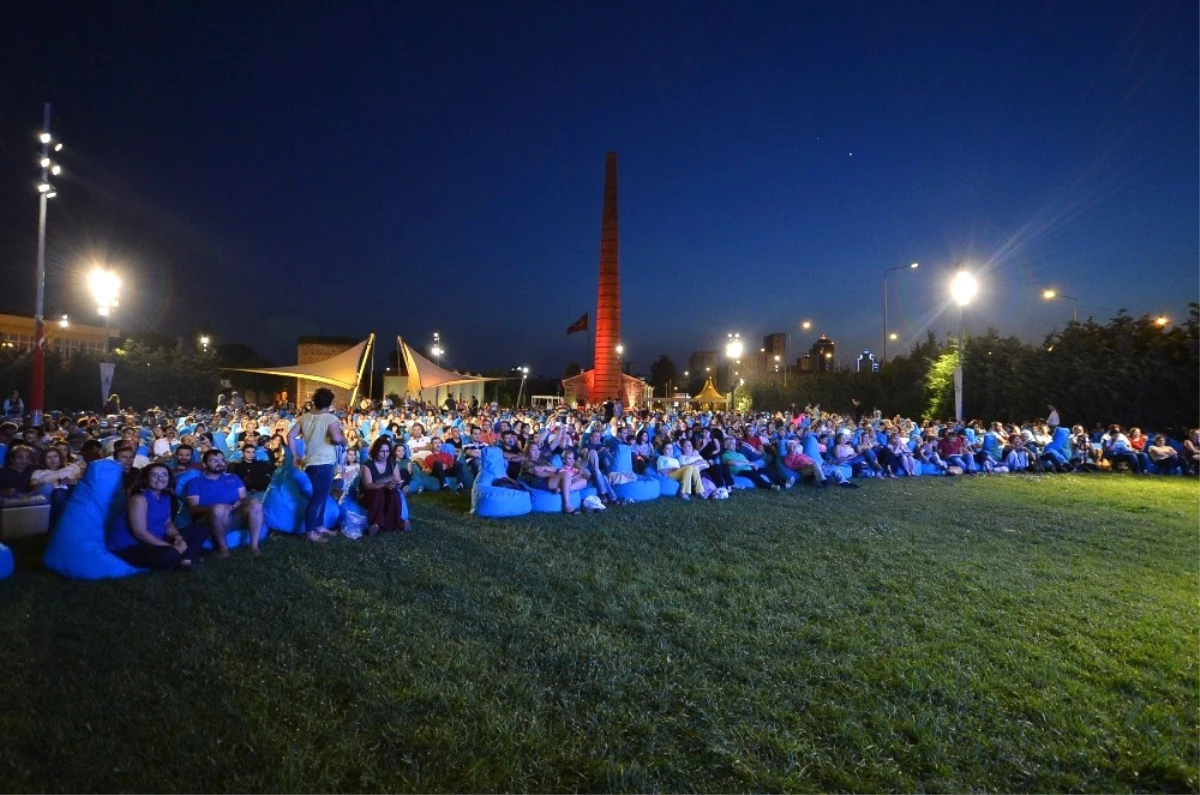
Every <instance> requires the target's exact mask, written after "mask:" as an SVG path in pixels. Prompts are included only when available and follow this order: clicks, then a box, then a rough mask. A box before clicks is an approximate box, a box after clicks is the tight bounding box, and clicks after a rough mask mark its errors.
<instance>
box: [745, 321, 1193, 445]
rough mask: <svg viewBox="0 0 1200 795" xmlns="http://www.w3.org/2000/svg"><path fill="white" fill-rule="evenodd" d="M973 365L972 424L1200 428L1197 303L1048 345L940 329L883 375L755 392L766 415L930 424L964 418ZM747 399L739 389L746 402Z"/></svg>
mask: <svg viewBox="0 0 1200 795" xmlns="http://www.w3.org/2000/svg"><path fill="white" fill-rule="evenodd" d="M960 356H961V357H962V362H963V396H964V400H963V413H964V415H965V417H966V418H967V419H980V420H983V421H985V422H990V421H992V420H1001V421H1005V422H1008V421H1012V422H1022V421H1028V420H1033V419H1037V418H1041V417H1045V416H1046V415H1047V414H1048V412H1049V409H1048V406H1049V405H1053V406H1055V407H1056V408H1057V409H1058V410H1059V414H1060V416H1061V418H1062V421H1063V423H1064V424H1068V423H1069V424H1074V423H1081V424H1083V425H1084V426H1085V427H1088V428H1089V429H1090V428H1091V427H1093V426H1094V425H1096V424H1097V423H1099V424H1105V425H1107V424H1109V423H1113V422H1117V423H1120V424H1122V425H1124V426H1127V427H1128V426H1131V425H1138V426H1141V427H1143V428H1147V429H1154V430H1158V431H1171V432H1174V433H1180V432H1182V429H1184V428H1186V427H1197V426H1198V425H1200V304H1197V303H1189V304H1188V318H1187V320H1186V321H1185V322H1183V323H1176V324H1168V325H1166V326H1162V325H1159V323H1158V322H1157V320H1156V319H1155V318H1153V317H1151V316H1149V315H1143V316H1142V317H1138V318H1135V317H1131V316H1129V315H1127V314H1126V313H1125V312H1124V311H1123V310H1122V311H1121V312H1120V313H1118V314H1117V316H1116V317H1114V318H1112V319H1111V320H1110V321H1108V322H1107V323H1098V322H1096V321H1095V320H1093V319H1089V320H1087V321H1086V322H1081V323H1079V322H1072V323H1070V324H1069V325H1068V326H1067V327H1066V328H1065V329H1063V330H1062V331H1056V332H1053V333H1051V334H1049V335H1047V336H1046V338H1045V339H1044V340H1043V341H1042V342H1041V343H1040V344H1033V345H1031V344H1028V343H1025V342H1022V341H1021V340H1020V339H1018V338H1017V337H1012V336H1010V337H1001V336H1000V335H999V333H998V332H997V331H996V330H995V329H988V331H987V332H986V333H984V334H981V335H976V336H972V337H969V338H968V339H967V340H966V343H965V346H962V350H960V344H959V340H957V339H951V340H938V339H936V338H935V336H934V335H933V333H932V332H930V333H929V334H928V335H927V336H926V338H925V339H924V340H923V341H922V342H921V343H920V344H918V345H916V346H915V347H914V348H913V349H912V350H911V351H910V352H909V353H908V354H906V355H903V356H897V357H896V358H895V359H892V360H891V361H889V362H888V363H887V364H886V366H884V367H883V368H882V371H881V372H878V373H855V372H845V371H842V372H833V373H820V374H813V375H804V376H800V377H798V378H794V379H791V380H790V381H789V383H788V385H787V387H784V386H783V385H782V384H781V383H778V382H776V381H774V379H770V380H768V379H766V378H760V379H758V380H757V381H755V382H753V383H749V384H747V386H746V389H747V390H748V397H749V399H750V402H751V404H752V405H753V406H755V407H761V408H762V409H764V410H766V409H772V410H773V409H777V408H790V407H798V408H803V407H804V406H805V405H808V404H816V403H819V404H820V405H821V407H822V408H824V409H826V410H830V411H839V412H849V411H852V410H853V403H852V400H855V399H857V400H858V401H859V402H860V403H861V405H862V407H863V409H864V410H865V411H867V412H868V413H869V412H870V411H871V410H873V409H874V408H879V409H880V410H881V411H882V412H883V413H884V415H885V416H892V415H895V414H900V415H904V416H908V417H921V418H923V419H939V420H945V419H952V418H953V417H954V380H953V374H954V370H955V367H956V366H957V364H958V361H959V357H960ZM740 398H741V395H740V393H739V400H740Z"/></svg>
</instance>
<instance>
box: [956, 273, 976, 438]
mask: <svg viewBox="0 0 1200 795" xmlns="http://www.w3.org/2000/svg"><path fill="white" fill-rule="evenodd" d="M978 292H979V281H978V280H977V279H976V278H975V277H974V276H972V275H971V274H970V273H968V272H967V271H965V270H963V267H962V264H961V263H959V264H958V265H957V266H955V269H954V278H953V279H952V280H951V282H950V297H951V298H953V299H954V302H955V303H956V304H958V326H959V332H958V333H959V337H958V365H957V366H956V367H955V368H954V419H955V420H956V421H957V422H958V423H959V424H961V423H962V421H963V360H964V359H966V357H967V326H966V323H965V322H964V321H963V310H964V309H965V308H966V306H967V304H969V303H971V299H972V298H974V297H975V295H976V294H977V293H978Z"/></svg>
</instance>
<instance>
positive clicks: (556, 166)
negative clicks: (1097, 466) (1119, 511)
mask: <svg viewBox="0 0 1200 795" xmlns="http://www.w3.org/2000/svg"><path fill="white" fill-rule="evenodd" d="M20 5H21V8H20V10H14V9H13V8H8V9H6V11H5V17H6V19H5V22H4V27H5V31H3V32H0V45H2V47H0V68H2V72H0V74H2V77H3V79H2V80H0V268H3V275H4V279H5V292H4V294H3V297H2V298H0V304H2V306H0V309H4V310H6V311H16V312H20V313H24V314H32V311H33V303H34V299H33V294H34V266H35V261H36V259H35V251H36V248H35V246H36V225H37V199H36V192H35V190H34V186H35V180H36V178H37V176H38V170H37V168H36V157H35V155H36V152H37V150H38V144H37V141H36V133H37V132H38V131H39V130H40V125H41V117H42V103H43V102H45V101H50V102H52V103H54V119H53V126H54V131H55V133H56V134H57V135H58V136H60V137H61V138H62V140H64V141H65V144H66V148H65V151H64V152H63V157H62V159H61V162H62V163H63V166H64V169H65V173H64V174H63V176H62V177H61V178H60V179H58V180H57V186H58V189H59V195H58V197H57V198H55V199H54V200H53V201H52V202H51V206H50V223H49V257H48V272H49V276H48V282H47V299H46V300H47V315H48V316H55V317H56V316H57V315H58V314H61V313H62V312H67V313H69V314H70V315H71V317H72V318H76V319H78V320H81V321H89V320H90V321H91V322H98V318H97V316H96V314H95V311H94V309H93V308H92V307H91V302H90V300H89V299H88V297H87V293H86V289H85V287H84V278H83V276H82V274H83V273H84V272H85V271H86V270H87V266H88V265H89V264H90V263H91V262H92V261H93V260H95V259H97V258H100V259H105V258H106V259H107V261H108V262H110V263H111V264H112V265H113V266H114V267H115V268H117V269H118V270H119V271H120V272H121V274H122V276H123V278H124V280H125V283H126V289H125V291H124V293H123V296H122V305H121V307H120V309H119V310H118V314H117V315H116V322H117V324H118V325H120V326H121V327H122V328H123V329H126V330H135V329H147V328H153V329H156V330H159V331H162V332H165V333H170V334H184V335H190V334H192V333H194V330H195V329H196V328H198V327H199V326H200V324H204V323H207V324H210V325H211V326H212V327H213V328H214V329H215V334H216V338H217V341H218V342H247V343H250V344H252V345H253V346H255V347H256V348H257V349H258V350H259V351H260V352H262V353H264V354H265V355H267V356H269V357H271V358H272V359H274V360H275V361H277V362H279V363H281V364H290V363H293V362H294V361H295V341H296V337H297V336H298V335H301V334H336V335H344V336H355V337H359V336H365V335H366V333H367V332H368V331H372V330H373V331H376V332H378V333H379V334H380V335H381V336H382V337H383V338H384V339H385V340H390V339H391V338H394V336H395V335H396V334H397V333H399V334H402V335H404V336H405V337H406V338H408V339H410V340H411V341H412V342H413V343H414V344H416V345H418V346H420V347H425V348H427V347H428V346H429V344H430V339H431V335H432V333H433V332H434V331H439V332H440V333H441V334H442V338H443V341H444V343H443V344H444V346H445V347H446V349H447V351H448V355H447V357H446V358H445V362H446V363H448V364H449V365H451V366H455V367H460V368H469V369H475V370H481V369H486V368H490V367H510V366H512V365H516V364H528V365H531V367H532V368H533V371H534V372H538V373H544V374H546V375H560V374H561V373H562V369H563V367H564V365H565V364H566V363H567V362H569V361H578V362H580V363H582V364H585V365H586V364H588V363H589V362H588V361H584V356H585V352H584V348H585V344H586V335H576V336H573V337H570V338H568V337H566V336H565V335H564V331H565V329H566V327H567V326H568V325H569V324H570V323H571V322H572V321H574V320H575V319H576V318H577V317H578V316H579V315H580V314H582V313H583V312H584V311H585V310H592V311H593V312H594V307H595V301H596V277H597V268H598V257H599V245H600V241H599V237H600V210H601V199H602V192H603V179H604V156H605V152H607V151H608V150H610V149H611V150H615V151H617V152H618V154H619V158H620V224H621V226H620V232H621V276H622V283H621V289H622V324H623V332H622V336H623V339H624V342H625V345H626V348H627V351H628V352H627V354H626V358H627V359H632V360H633V362H634V366H635V368H637V369H639V370H642V371H645V370H647V369H648V366H649V363H650V361H651V360H652V359H653V358H654V357H656V356H657V355H658V354H661V353H667V354H669V355H670V356H672V357H673V358H674V360H675V361H676V363H677V364H678V365H679V367H680V369H683V368H684V367H685V366H686V359H687V354H688V352H689V351H691V350H693V349H697V348H717V347H720V345H722V344H723V338H724V336H725V333H726V332H727V331H739V332H741V333H742V335H743V337H748V338H750V340H752V341H754V344H755V345H757V339H758V338H759V337H761V336H762V335H763V334H765V333H767V332H770V331H788V330H791V331H792V344H793V351H798V350H799V349H807V347H808V345H809V344H811V342H812V341H813V339H815V337H816V335H817V334H818V333H820V332H824V333H827V334H828V335H829V336H831V337H833V338H834V340H836V341H837V343H838V346H839V357H840V358H841V360H842V361H843V363H849V362H850V361H851V360H852V359H853V358H854V356H855V355H856V354H857V353H858V352H859V351H861V350H862V349H863V348H865V347H870V348H871V349H872V350H875V351H876V352H878V350H879V348H880V346H881V338H882V334H883V329H882V317H881V314H882V307H881V304H882V289H883V287H882V283H883V270H884V269H885V268H888V267H893V266H897V265H902V264H905V263H907V262H911V261H914V260H916V261H919V262H920V263H921V267H920V268H919V269H918V270H917V271H915V272H910V271H901V272H897V273H893V274H892V275H891V286H892V292H891V301H890V307H889V309H890V312H891V326H892V329H893V330H894V331H896V332H897V333H899V334H900V335H901V337H902V338H903V339H902V342H901V343H898V344H896V343H894V344H893V345H895V346H896V347H893V348H892V349H891V350H892V353H896V352H898V350H899V349H902V348H903V347H905V345H904V341H905V340H907V341H911V340H912V339H914V338H915V337H917V336H920V335H923V333H924V330H925V329H926V328H929V329H932V330H933V331H935V332H936V333H937V334H938V335H939V336H941V335H944V334H946V333H948V332H951V331H953V330H954V329H956V328H957V317H958V313H957V309H954V310H949V309H947V307H946V304H947V301H948V295H947V283H948V280H949V273H950V271H951V269H952V267H953V265H954V263H956V262H959V261H964V262H966V263H967V266H968V267H970V268H971V269H973V270H974V271H976V272H977V273H978V274H979V275H980V277H981V281H982V290H983V292H982V295H981V299H980V300H979V301H978V303H977V304H975V305H973V306H972V307H970V308H969V309H968V311H967V322H968V324H969V327H970V328H971V329H972V330H981V329H983V328H984V327H986V326H988V325H994V326H996V327H997V328H998V329H999V330H1000V331H1001V332H1003V333H1012V334H1019V335H1021V336H1023V337H1024V338H1026V339H1028V340H1034V339H1038V338H1040V337H1041V335H1043V334H1044V333H1045V332H1047V331H1049V330H1050V329H1051V328H1052V327H1055V326H1057V327H1059V328H1061V327H1062V325H1063V324H1064V323H1065V322H1066V321H1067V320H1069V318H1070V315H1071V304H1070V302H1067V301H1060V302H1057V303H1047V302H1045V301H1043V300H1042V299H1041V290H1042V289H1043V288H1046V287H1056V288H1058V289H1059V290H1060V291H1062V292H1065V293H1069V294H1070V295H1073V296H1075V297H1077V298H1078V299H1079V304H1080V310H1081V314H1083V315H1085V316H1086V315H1088V314H1094V315H1096V316H1097V317H1098V318H1103V319H1107V318H1108V317H1110V316H1111V315H1113V314H1115V313H1116V311H1117V310H1118V309H1119V308H1121V307H1124V308H1127V309H1128V310H1129V311H1130V312H1131V313H1133V314H1135V315H1136V314H1141V313H1144V312H1152V313H1155V314H1157V313H1166V314H1167V315H1169V316H1171V317H1172V318H1178V317H1180V316H1182V315H1184V314H1185V312H1186V303H1187V301H1189V300H1197V297H1198V294H1200V287H1198V273H1200V271H1198V259H1200V258H1198V220H1197V219H1198V218H1200V206H1198V185H1197V174H1198V170H1200V163H1198V155H1197V152H1198V140H1200V139H1198V133H1197V119H1198V117H1200V107H1198V96H1200V81H1198V78H1197V74H1198V54H1197V30H1198V26H1200V20H1198V18H1197V4H1196V3H1195V2H1194V0H1181V1H1180V2H1151V3H1134V2H1047V1H1045V0H1043V2H1037V3H1019V2H988V3H984V2H955V3H950V2H947V3H937V2H868V3H862V2H833V1H832V0H829V1H828V2H785V3H775V4H771V3H758V4H743V3H731V4H727V5H719V4H716V3H709V2H684V3H657V2H656V3H641V2H638V3H628V4H626V3H575V2H564V3H532V2H500V3H484V2H479V3H426V4H404V3H392V2H384V3H377V4H358V3H351V4H346V6H345V7H344V8H343V7H341V6H337V7H336V10H334V9H335V6H333V5H328V4H286V5H285V4H281V3H280V4H266V3H244V4H241V3H239V4H224V3H203V4H202V3H189V4H183V3H159V4H151V3H127V4H119V3H87V4H79V5H73V4H62V3H53V2H50V3H23V4H20ZM185 6H187V7H185ZM322 6H324V8H325V10H322V11H320V12H318V9H320V8H321V7H322ZM804 319H812V320H813V321H814V328H813V330H812V331H811V332H803V331H801V330H800V327H799V324H800V322H801V321H802V320H804ZM388 344H389V343H388V342H386V341H385V342H384V345H388Z"/></svg>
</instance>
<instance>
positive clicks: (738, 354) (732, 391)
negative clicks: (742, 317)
mask: <svg viewBox="0 0 1200 795" xmlns="http://www.w3.org/2000/svg"><path fill="white" fill-rule="evenodd" d="M725 340H726V341H725V355H726V356H727V357H728V358H729V374H730V375H729V412H730V413H733V403H734V398H735V397H737V382H735V381H734V380H733V376H734V372H733V363H734V362H735V361H737V360H738V359H740V358H742V350H743V349H742V335H741V334H738V333H736V332H733V331H731V332H729V333H728V334H727V335H726V336H725Z"/></svg>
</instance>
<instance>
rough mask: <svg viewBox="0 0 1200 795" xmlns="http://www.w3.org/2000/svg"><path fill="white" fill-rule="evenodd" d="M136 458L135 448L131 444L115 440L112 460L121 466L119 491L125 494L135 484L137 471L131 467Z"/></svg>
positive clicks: (122, 440)
mask: <svg viewBox="0 0 1200 795" xmlns="http://www.w3.org/2000/svg"><path fill="white" fill-rule="evenodd" d="M136 458H137V448H136V447H134V446H133V443H132V442H128V441H126V440H124V439H119V440H117V444H116V446H115V447H114V448H113V459H114V460H116V462H117V463H118V464H120V465H121V489H122V490H123V491H125V492H126V493H128V492H129V490H130V489H131V488H133V485H134V484H135V483H137V479H138V472H139V470H138V468H137V467H135V466H134V465H133V462H134V460H135V459H136Z"/></svg>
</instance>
